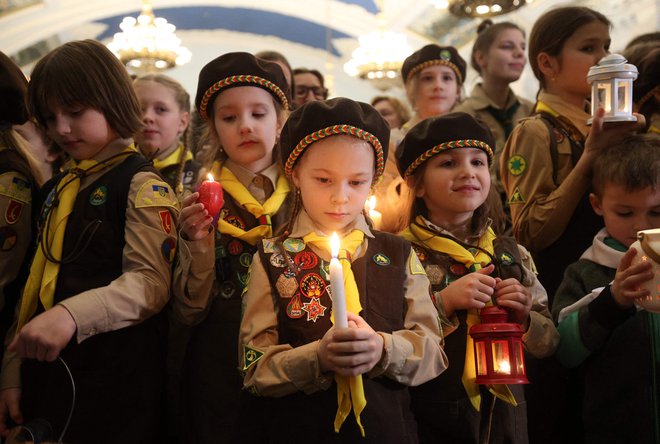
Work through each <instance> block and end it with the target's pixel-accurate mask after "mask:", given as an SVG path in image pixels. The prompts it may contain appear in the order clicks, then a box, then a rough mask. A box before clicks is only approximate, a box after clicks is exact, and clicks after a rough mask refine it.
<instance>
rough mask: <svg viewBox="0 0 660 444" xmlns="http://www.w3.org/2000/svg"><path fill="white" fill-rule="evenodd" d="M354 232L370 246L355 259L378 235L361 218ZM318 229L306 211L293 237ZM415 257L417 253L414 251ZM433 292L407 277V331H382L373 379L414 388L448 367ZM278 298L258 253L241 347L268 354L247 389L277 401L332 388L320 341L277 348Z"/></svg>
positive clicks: (422, 278) (424, 281) (420, 278)
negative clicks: (320, 355) (322, 362)
mask: <svg viewBox="0 0 660 444" xmlns="http://www.w3.org/2000/svg"><path fill="white" fill-rule="evenodd" d="M354 229H358V230H361V231H363V232H364V233H365V241H364V243H363V244H362V246H360V247H359V248H358V250H357V251H356V253H355V255H354V258H355V259H357V258H359V257H361V256H362V255H364V254H365V252H366V250H367V247H368V242H369V238H370V237H373V234H372V233H371V231H370V230H369V227H368V226H367V224H366V221H365V219H364V218H363V217H362V216H360V217H359V218H358V220H357V221H356V222H355V225H354ZM314 230H315V226H314V223H313V222H312V221H311V219H310V218H309V216H308V215H307V213H306V212H305V211H304V210H303V212H302V213H301V214H300V216H299V217H298V220H297V221H296V224H295V225H294V227H293V230H292V233H291V236H292V237H298V238H301V237H303V236H304V235H306V234H309V233H310V232H312V231H314ZM314 252H315V253H316V254H318V255H319V256H320V257H321V258H322V259H324V260H326V261H329V260H330V257H329V254H328V253H327V252H325V251H318V250H316V249H314ZM410 254H411V255H414V254H415V253H414V252H413V250H412V248H411V250H410ZM414 259H417V258H416V257H415V258H414ZM429 288H430V287H429V281H428V278H427V277H426V275H424V274H422V275H420V274H417V275H415V274H412V273H410V272H409V271H407V272H406V281H405V282H402V286H401V291H402V292H403V295H404V297H405V299H406V306H407V312H406V315H405V320H404V325H405V328H406V330H399V331H395V332H393V333H391V334H390V333H381V332H379V334H380V335H381V336H382V337H383V355H382V357H381V360H380V362H379V363H378V364H377V365H376V366H375V367H374V368H373V369H372V370H371V371H370V372H368V373H367V375H368V376H369V377H376V376H379V375H383V374H384V375H385V376H387V377H389V378H391V379H394V380H395V381H398V382H400V383H402V384H405V385H412V386H415V385H419V384H422V383H424V382H426V381H428V380H430V379H433V378H435V377H436V376H438V375H439V374H440V373H441V372H442V371H444V370H445V369H446V368H447V357H446V355H445V353H444V351H443V350H442V347H441V346H442V343H443V339H442V335H441V332H440V328H439V323H438V317H437V315H436V314H435V310H434V309H433V303H432V302H431V298H430V295H429ZM273 297H274V296H273V289H272V288H271V286H270V283H269V280H268V275H267V272H266V270H265V269H264V266H263V265H262V264H261V260H260V257H259V254H258V253H257V254H255V255H254V259H253V262H252V267H251V272H250V283H249V285H248V287H247V291H246V293H245V294H244V299H243V307H244V314H243V320H242V322H241V329H240V334H239V344H241V345H242V344H245V345H249V346H250V347H252V348H256V349H258V350H260V351H263V352H264V355H263V356H262V357H261V359H259V361H258V362H257V363H256V364H255V365H252V366H251V367H250V368H249V369H248V370H247V374H246V376H245V380H244V385H245V387H246V388H247V389H249V390H252V391H256V393H258V394H259V395H261V396H273V397H280V396H285V395H289V394H292V393H295V392H298V391H302V392H304V393H307V394H311V393H314V392H316V391H319V390H326V389H328V388H329V387H330V385H331V384H332V380H333V377H332V374H328V373H326V374H323V373H321V371H320V368H319V361H318V355H317V351H318V346H319V341H315V342H310V343H308V344H305V345H303V346H300V347H296V348H293V347H291V345H289V344H278V329H277V313H276V312H275V308H274V307H275V302H274V301H273ZM241 348H242V347H241ZM239 366H241V367H242V366H243V355H242V353H240V352H239Z"/></svg>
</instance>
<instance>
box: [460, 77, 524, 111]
mask: <svg viewBox="0 0 660 444" xmlns="http://www.w3.org/2000/svg"><path fill="white" fill-rule="evenodd" d="M508 89H509V93H508V94H507V96H506V104H505V105H504V108H500V107H499V106H498V105H497V104H496V103H495V102H493V101H492V100H491V98H490V97H488V95H487V94H486V91H485V90H484V87H483V85H482V84H481V83H477V84H476V85H474V88H472V93H470V97H468V99H467V100H470V101H471V102H472V105H473V106H474V109H476V110H480V109H485V108H488V107H489V106H492V107H493V108H495V109H503V110H507V109H509V108H511V107H512V106H513V105H515V104H516V103H519V100H518V96H516V95H515V94H514V92H513V90H512V89H511V88H510V87H509V88H508Z"/></svg>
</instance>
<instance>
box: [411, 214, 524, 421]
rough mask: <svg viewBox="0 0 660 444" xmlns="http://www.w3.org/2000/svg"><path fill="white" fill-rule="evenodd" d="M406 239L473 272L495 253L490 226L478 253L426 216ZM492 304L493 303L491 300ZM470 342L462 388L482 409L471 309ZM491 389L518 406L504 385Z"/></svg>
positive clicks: (474, 320)
mask: <svg viewBox="0 0 660 444" xmlns="http://www.w3.org/2000/svg"><path fill="white" fill-rule="evenodd" d="M401 236H402V237H403V238H404V239H407V240H409V241H411V242H415V243H417V244H420V245H423V246H426V247H428V248H430V249H432V250H434V251H438V252H440V253H444V254H447V255H449V256H450V257H451V258H452V259H454V260H455V261H457V262H460V263H462V264H463V265H465V267H466V268H468V269H469V270H470V271H473V272H474V271H477V270H479V269H481V268H482V267H485V266H486V265H488V264H490V263H491V258H492V257H493V255H494V249H493V241H494V240H495V238H496V236H495V233H494V232H493V229H492V228H490V227H488V230H486V232H485V233H484V234H483V235H482V236H481V238H480V239H479V245H478V247H479V248H477V249H476V251H475V253H476V254H474V253H472V252H471V251H469V250H467V249H466V248H465V247H463V246H462V245H460V244H459V243H458V242H456V241H454V240H452V239H450V238H449V237H444V236H441V235H438V234H437V233H434V232H433V231H431V230H429V229H427V228H426V223H425V221H424V218H422V217H421V216H417V218H415V222H414V223H412V224H410V226H409V227H408V229H406V230H404V231H403V232H402V233H401ZM488 304H492V302H490V301H489V302H488ZM467 313H468V314H467V331H468V335H467V343H466V345H465V365H464V367H463V376H462V377H461V381H462V382H463V387H465V391H466V393H467V394H468V396H469V398H470V402H471V403H472V406H473V407H474V409H475V410H477V411H479V408H480V405H481V395H480V394H479V386H478V385H477V384H476V383H475V382H474V380H475V378H476V377H477V371H476V368H475V362H474V343H473V341H472V336H470V334H469V332H470V327H472V326H473V325H476V324H477V323H478V322H479V315H478V313H477V310H474V309H471V310H468V311H467ZM487 387H488V390H489V391H490V392H491V393H492V394H493V395H495V396H497V397H498V398H500V399H502V400H503V401H506V402H508V403H509V404H512V405H518V402H517V401H516V398H515V397H514V396H513V394H512V393H511V390H509V387H507V386H506V385H504V384H494V385H488V386H487Z"/></svg>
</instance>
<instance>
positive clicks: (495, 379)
mask: <svg viewBox="0 0 660 444" xmlns="http://www.w3.org/2000/svg"><path fill="white" fill-rule="evenodd" d="M479 317H480V318H481V323H479V324H477V325H474V326H472V327H471V328H470V336H472V339H473V341H474V359H475V366H476V370H477V378H476V380H475V382H476V383H477V384H528V383H529V381H528V380H527V376H526V375H525V361H524V358H523V343H522V335H523V329H522V326H521V325H520V324H516V323H511V322H508V321H509V319H508V317H509V315H508V313H507V312H506V310H504V309H502V308H499V307H496V306H488V307H484V308H483V309H482V310H481V312H480V313H479Z"/></svg>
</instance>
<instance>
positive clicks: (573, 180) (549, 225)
mask: <svg viewBox="0 0 660 444" xmlns="http://www.w3.org/2000/svg"><path fill="white" fill-rule="evenodd" d="M538 101H539V103H541V102H542V103H544V104H545V105H546V107H545V109H547V112H548V114H551V115H554V118H555V121H557V122H558V125H559V127H556V126H553V125H550V126H549V125H548V124H547V123H546V121H545V119H544V118H542V117H541V116H540V115H538V114H537V115H534V116H532V117H529V118H527V119H523V120H522V121H521V122H520V124H518V126H516V128H515V129H514V130H513V132H512V133H511V137H509V139H508V140H507V143H506V145H505V147H504V151H503V152H502V157H501V158H500V171H501V178H502V185H503V186H504V190H505V191H506V194H507V196H508V203H509V207H510V210H511V218H512V220H513V232H514V234H515V237H516V239H517V240H518V242H520V243H521V244H522V245H525V247H527V248H529V250H530V251H531V252H532V254H534V255H535V260H536V264H537V265H538V269H539V273H540V274H539V276H540V279H541V282H542V283H543V286H544V287H545V288H546V290H547V291H548V295H549V298H550V301H551V302H552V297H553V296H554V292H555V290H556V288H557V286H558V285H559V282H560V281H561V279H562V276H563V271H564V269H565V267H566V266H567V265H568V264H570V263H572V262H574V261H576V260H577V259H578V257H579V256H580V254H582V252H583V251H584V250H585V249H586V248H587V247H588V246H589V244H590V242H591V239H592V238H593V236H594V235H595V234H596V232H597V231H598V230H599V229H600V227H602V219H600V218H599V217H598V216H596V215H595V213H594V212H593V210H592V209H591V205H590V204H589V202H588V191H589V188H590V186H591V183H590V182H591V179H590V177H588V176H582V175H578V174H570V173H571V171H572V170H573V168H574V166H575V163H576V162H577V160H578V159H579V156H580V155H581V146H582V143H583V142H584V140H585V138H586V135H587V133H588V131H589V127H588V126H587V119H589V117H590V116H589V114H587V113H586V112H585V111H584V109H582V108H579V107H576V106H573V105H570V104H567V103H566V102H564V101H563V100H561V99H560V98H559V97H558V96H556V95H553V94H549V93H547V92H545V91H541V93H540V94H539V96H538ZM538 111H539V108H538V106H537V111H536V112H538ZM551 138H554V142H556V143H554V144H553V141H552V139H551ZM571 142H573V146H572V145H571ZM553 145H554V146H556V151H557V153H556V156H553V153H552V149H551V148H552V146H553ZM555 163H556V167H555V166H553V164H555ZM550 246H552V247H553V248H552V250H548V248H549V247H550ZM544 250H545V251H544ZM540 252H544V253H543V254H544V255H545V256H547V259H546V258H544V257H540V256H539V255H538V253H540Z"/></svg>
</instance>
